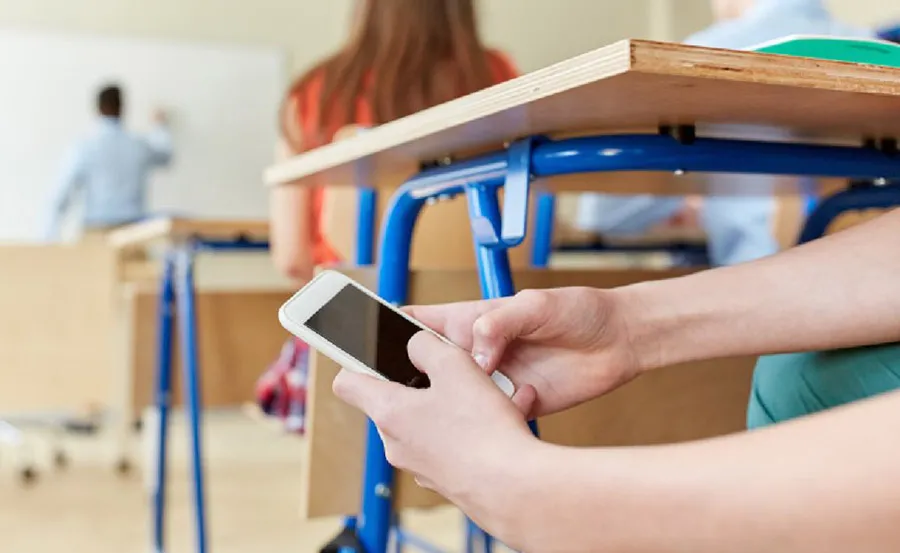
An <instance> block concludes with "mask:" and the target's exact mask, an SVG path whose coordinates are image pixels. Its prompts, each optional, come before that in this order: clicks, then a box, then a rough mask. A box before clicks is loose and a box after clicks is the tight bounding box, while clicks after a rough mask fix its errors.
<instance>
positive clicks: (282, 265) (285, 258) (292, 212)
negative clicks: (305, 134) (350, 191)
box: [269, 106, 362, 283]
mask: <svg viewBox="0 0 900 553" xmlns="http://www.w3.org/2000/svg"><path fill="white" fill-rule="evenodd" d="M292 109H296V107H294V108H290V106H289V109H288V114H287V117H294V116H295V115H293V114H292ZM293 113H295V112H293ZM293 127H296V125H294V126H293ZM361 130H362V127H358V126H347V127H344V128H342V129H341V130H339V131H338V132H337V133H336V134H335V137H334V138H335V140H343V139H345V138H351V137H353V136H355V135H356V134H357V133H358V132H360V131H361ZM291 133H292V137H291V142H292V143H294V144H300V143H302V141H301V139H300V130H299V129H297V128H292V129H291ZM296 153H297V152H294V151H292V150H291V148H290V147H289V146H288V143H287V141H286V140H284V139H283V140H281V141H280V143H279V144H278V148H277V151H276V155H275V157H276V159H277V160H278V161H283V160H285V159H289V158H290V157H292V156H293V155H296ZM311 202H312V193H311V191H310V188H309V187H308V186H301V185H286V186H278V187H276V188H274V189H273V190H272V192H271V196H270V211H269V216H270V221H271V242H272V244H271V246H272V257H273V260H274V263H275V267H276V268H277V269H278V270H279V271H280V272H281V273H282V274H284V275H287V276H288V277H289V278H291V279H292V280H294V281H296V282H299V283H304V282H307V281H309V280H310V279H311V278H312V275H313V269H314V260H313V253H312V252H313V244H312V242H311V241H310V237H311V236H312V226H311V225H312V218H311V212H310V210H311V209H312V206H311Z"/></svg>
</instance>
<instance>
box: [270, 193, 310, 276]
mask: <svg viewBox="0 0 900 553" xmlns="http://www.w3.org/2000/svg"><path fill="white" fill-rule="evenodd" d="M309 202H310V191H309V189H307V188H302V187H299V186H291V187H278V188H275V189H273V190H272V192H271V206H270V208H271V211H270V217H271V247H272V259H273V260H274V263H275V266H276V267H277V268H278V270H279V271H280V272H281V273H282V274H284V275H286V276H288V277H289V278H291V279H293V280H295V281H298V282H302V281H306V280H309V278H310V277H311V276H312V271H313V253H312V242H311V239H310V237H311V235H312V232H311V225H312V222H311V221H310V216H309V215H310V213H309V210H310V205H309Z"/></svg>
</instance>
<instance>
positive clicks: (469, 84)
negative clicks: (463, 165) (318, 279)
mask: <svg viewBox="0 0 900 553" xmlns="http://www.w3.org/2000/svg"><path fill="white" fill-rule="evenodd" d="M515 76H516V70H515V68H514V66H513V65H512V63H511V62H510V61H509V60H508V59H507V58H506V57H505V56H504V55H503V54H501V53H500V52H497V51H495V50H489V49H487V48H485V47H484V46H483V45H482V43H481V41H480V39H479V37H478V32H477V27H476V20H475V8H474V5H473V1H472V0H427V1H426V0H360V2H359V3H358V5H357V12H356V25H355V29H354V33H353V36H352V38H351V40H350V41H349V42H348V44H347V45H345V46H344V47H343V48H342V49H341V50H340V51H339V52H338V53H337V54H335V55H334V56H332V57H330V58H328V59H326V60H325V61H323V62H321V63H320V64H318V65H317V66H315V67H314V68H313V69H311V70H310V71H309V72H307V73H306V75H304V76H303V77H301V78H300V79H299V80H298V81H297V82H296V83H295V84H294V85H293V86H292V87H291V89H290V90H289V91H288V94H287V95H286V99H285V102H284V107H283V110H282V135H283V137H282V144H281V155H293V154H298V153H301V152H304V151H306V150H309V149H312V148H315V147H318V146H322V145H324V144H327V143H329V142H331V141H332V140H335V139H336V138H337V136H336V135H338V134H340V132H341V131H342V130H345V129H347V128H348V127H354V126H360V127H371V126H376V125H381V124H384V123H387V122H390V121H393V120H394V119H398V118H400V117H404V116H406V115H411V114H413V113H416V112H417V111H420V110H423V109H426V108H429V107H432V106H435V105H438V104H441V103H444V102H447V101H450V100H453V99H456V98H458V97H460V96H464V95H466V94H469V93H472V92H476V91H478V90H481V89H483V88H487V87H489V86H491V85H494V84H498V83H501V82H503V81H506V80H509V79H512V78H514V77H515ZM322 185H323V186H319V187H316V188H315V189H313V190H310V189H308V188H304V187H299V186H287V187H281V188H278V189H276V190H274V191H273V197H272V213H271V215H272V220H271V224H272V229H271V241H272V253H273V257H274V260H275V264H276V266H277V267H278V268H279V269H280V270H281V271H282V272H283V273H284V274H286V275H287V276H289V277H290V278H292V279H294V280H296V281H300V282H302V281H304V280H306V279H308V278H310V276H311V274H312V269H313V267H315V266H317V265H323V264H331V263H336V262H338V261H340V260H341V258H342V257H343V256H342V255H341V254H340V253H339V252H340V251H344V252H349V251H352V249H353V248H352V245H351V246H350V247H347V244H342V246H343V247H336V246H335V245H334V244H333V243H332V241H331V240H329V238H331V237H332V236H333V235H329V236H328V238H326V232H324V229H323V211H324V203H325V200H324V199H325V194H326V191H325V188H324V185H327V183H322ZM335 192H336V191H328V192H327V193H328V194H329V195H330V196H335V195H337V194H336V193H335ZM345 192H346V193H350V194H355V191H352V190H346V191H345ZM385 196H386V194H381V195H380V200H382V203H384V202H383V200H385V199H386V198H385ZM341 197H342V198H343V199H346V194H341ZM330 203H337V204H338V205H337V207H336V209H335V210H336V211H338V214H337V216H336V217H334V219H335V220H337V221H338V225H336V226H341V227H343V229H342V231H346V230H347V229H354V230H355V228H356V220H355V219H356V213H355V211H354V210H353V209H352V205H353V202H352V201H347V202H344V201H340V202H330ZM381 207H382V206H380V208H379V209H380V210H381ZM417 228H418V231H417V240H418V239H421V238H423V237H430V238H431V239H432V240H433V239H434V238H435V237H437V238H438V239H439V240H440V241H441V247H440V248H433V247H432V248H428V247H425V248H423V249H424V250H426V251H425V252H424V253H427V254H429V255H428V256H427V257H428V260H427V263H426V265H428V266H431V267H433V266H435V265H434V264H433V263H431V262H432V261H436V260H437V261H440V264H441V266H442V267H446V266H447V261H448V258H453V257H454V255H453V248H454V247H458V246H457V244H459V245H461V246H462V247H463V248H464V249H466V251H467V254H468V255H470V256H472V257H473V258H474V254H473V253H472V252H473V248H472V245H471V244H472V241H471V234H470V231H469V230H468V229H469V226H468V216H467V214H466V205H465V202H454V203H452V204H444V205H439V206H435V207H434V208H431V209H429V210H428V212H427V213H426V214H424V216H423V217H422V218H421V219H420V221H419V223H418V227H417ZM456 233H458V234H459V237H460V240H456V239H455V237H454V235H455V234H456ZM343 234H347V235H350V236H352V235H355V232H353V230H351V231H350V232H343ZM413 250H414V258H415V257H416V256H415V251H416V247H415V246H414V248H413ZM435 250H439V251H435ZM420 251H422V250H420ZM460 251H462V249H460ZM472 263H473V264H474V260H473V261H472ZM306 350H307V347H306V346H305V345H304V344H302V343H301V342H299V341H293V342H292V343H289V344H288V345H287V346H286V347H285V349H284V352H283V353H284V354H283V355H282V357H280V358H279V360H278V361H276V362H275V363H273V365H272V366H271V367H270V368H269V371H268V373H267V374H266V375H265V376H264V377H263V378H262V380H261V381H260V386H259V390H258V392H259V395H260V398H259V404H260V406H261V407H262V408H263V409H264V410H266V411H267V412H268V413H269V414H270V415H272V416H276V417H283V418H286V419H287V420H288V425H289V426H290V427H291V428H292V429H294V430H297V429H301V430H302V427H303V420H302V413H303V409H304V405H303V399H302V398H303V397H304V394H303V393H302V391H300V392H298V390H281V389H278V390H275V389H274V388H279V387H284V386H297V387H300V388H303V387H304V386H305V375H306V363H307V357H306V355H305V353H304V352H305V351H306ZM282 383H284V384H282ZM287 383H290V384H287ZM275 396H278V397H289V398H296V399H292V400H291V401H289V402H286V404H285V405H282V406H281V408H279V406H277V405H275V404H276V403H277V402H272V401H271V398H272V397H275ZM287 403H290V405H288V404H287Z"/></svg>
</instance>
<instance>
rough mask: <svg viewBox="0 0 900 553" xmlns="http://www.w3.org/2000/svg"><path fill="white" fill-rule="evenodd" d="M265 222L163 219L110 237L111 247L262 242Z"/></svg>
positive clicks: (267, 224) (114, 233) (265, 235)
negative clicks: (200, 240)
mask: <svg viewBox="0 0 900 553" xmlns="http://www.w3.org/2000/svg"><path fill="white" fill-rule="evenodd" d="M268 236H269V223H268V221H259V220H220V219H179V218H164V219H152V220H149V221H145V222H141V223H135V224H133V225H129V226H127V227H124V228H122V229H120V230H117V231H115V232H113V233H111V234H110V237H109V242H110V244H111V245H112V246H113V247H115V248H119V249H125V248H136V247H141V246H145V245H147V244H150V243H152V242H159V241H169V242H177V241H179V240H187V239H189V238H192V237H199V238H204V239H208V240H228V239H234V238H239V237H244V238H249V239H258V240H265V239H267V238H268Z"/></svg>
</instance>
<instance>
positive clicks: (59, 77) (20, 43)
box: [0, 30, 286, 242]
mask: <svg viewBox="0 0 900 553" xmlns="http://www.w3.org/2000/svg"><path fill="white" fill-rule="evenodd" d="M285 62H286V58H285V56H284V54H283V52H281V51H279V50H277V49H274V48H263V47H244V46H223V45H215V44H210V45H205V44H195V43H178V42H167V41H160V40H147V39H130V38H116V37H103V36H92V35H80V34H59V33H44V32H35V31H21V30H0V242H9V241H12V242H29V241H39V240H43V239H44V234H45V228H46V223H47V221H48V214H49V209H50V204H51V200H52V196H53V193H54V191H55V188H56V186H55V182H56V178H57V175H58V173H59V171H60V165H61V163H62V160H63V158H64V156H65V154H66V153H67V152H68V151H69V149H71V147H72V145H73V144H74V142H75V141H76V140H78V139H80V138H82V137H84V136H85V135H87V134H88V133H89V132H90V131H91V130H92V128H93V125H94V124H95V118H96V108H95V104H96V100H95V99H96V95H97V92H98V91H99V89H100V87H101V86H103V85H105V84H107V83H109V82H115V83H118V84H120V85H122V86H123V88H124V90H125V93H126V106H125V109H126V117H125V121H126V124H127V126H128V128H129V129H131V130H132V131H135V132H143V131H146V130H147V129H148V128H149V127H150V118H151V115H152V113H153V110H154V109H155V108H157V107H161V108H163V109H165V110H167V111H168V112H169V113H170V114H171V116H172V122H171V125H172V129H173V133H174V141H175V158H174V160H173V164H172V166H171V167H170V168H168V169H165V170H163V171H160V172H157V173H155V174H154V176H153V177H152V178H151V181H150V193H149V195H148V198H149V206H150V208H151V209H152V210H153V211H155V212H165V213H172V212H175V213H179V214H183V215H190V216H196V217H239V218H243V217H249V218H259V217H265V216H266V213H267V197H266V193H265V190H264V188H263V186H262V185H261V175H262V173H263V171H264V169H265V167H266V166H267V165H269V164H270V163H271V162H272V158H273V155H274V151H275V143H276V140H277V135H278V118H277V113H278V106H279V103H280V99H281V97H282V95H283V93H284V89H285V78H286V76H285V67H286V63H285ZM76 209H77V208H76Z"/></svg>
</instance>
